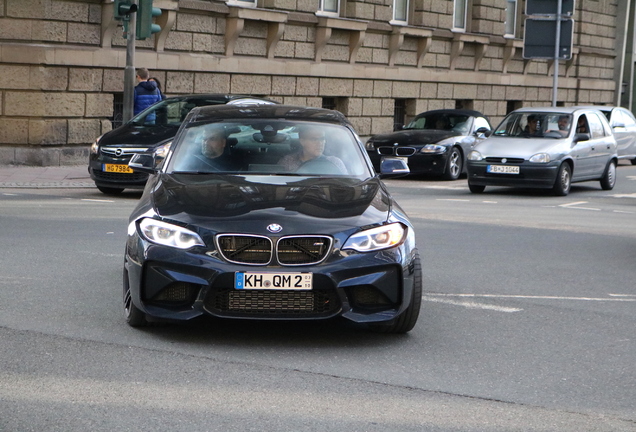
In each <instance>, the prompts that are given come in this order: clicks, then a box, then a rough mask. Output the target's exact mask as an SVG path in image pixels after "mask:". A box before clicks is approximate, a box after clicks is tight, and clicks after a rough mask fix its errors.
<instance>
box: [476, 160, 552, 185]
mask: <svg viewBox="0 0 636 432" xmlns="http://www.w3.org/2000/svg"><path fill="white" fill-rule="evenodd" d="M467 165H468V166H467V170H468V182H469V183H470V184H473V185H477V186H513V187H521V188H539V189H550V188H552V187H553V186H554V183H555V182H556V177H557V172H558V169H559V165H557V164H533V163H530V162H523V163H521V164H516V165H518V166H519V174H493V173H489V172H487V171H486V170H487V167H488V165H502V164H493V163H489V162H485V161H483V162H482V161H468V164H467Z"/></svg>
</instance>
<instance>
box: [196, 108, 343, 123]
mask: <svg viewBox="0 0 636 432" xmlns="http://www.w3.org/2000/svg"><path fill="white" fill-rule="evenodd" d="M240 118H254V119H260V118H263V119H265V118H268V119H271V118H275V119H281V120H300V121H302V120H304V121H316V122H324V123H335V124H346V125H350V123H349V120H347V118H346V117H345V116H344V115H343V114H342V113H341V112H339V111H334V110H328V109H325V108H313V107H303V106H294V105H249V106H246V105H211V106H202V107H198V108H195V109H193V110H192V111H190V114H189V115H188V121H189V122H190V123H199V122H203V123H205V122H212V121H219V120H231V119H240Z"/></svg>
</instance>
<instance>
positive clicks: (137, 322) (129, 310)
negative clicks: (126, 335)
mask: <svg viewBox="0 0 636 432" xmlns="http://www.w3.org/2000/svg"><path fill="white" fill-rule="evenodd" d="M123 282H124V283H123V287H124V318H126V322H127V323H128V325H129V326H131V327H144V326H147V325H148V320H147V319H146V314H145V313H143V312H142V311H141V310H139V308H137V306H135V304H134V303H133V301H132V295H131V293H130V283H129V281H128V272H127V271H126V270H124V281H123Z"/></svg>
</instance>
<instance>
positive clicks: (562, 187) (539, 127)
mask: <svg viewBox="0 0 636 432" xmlns="http://www.w3.org/2000/svg"><path fill="white" fill-rule="evenodd" d="M617 162H618V155H617V145H616V139H615V138H614V136H613V134H612V130H611V128H610V126H609V124H608V123H607V120H606V118H605V116H604V115H603V114H602V113H601V112H600V111H598V110H595V109H589V108H577V107H571V108H565V107H556V108H521V109H518V110H516V111H513V112H512V113H510V114H508V116H506V118H504V120H503V121H502V122H501V124H500V125H499V126H498V127H497V128H496V129H495V131H494V133H493V134H492V135H491V136H490V137H489V138H488V139H486V140H484V141H482V142H481V143H479V144H477V145H476V146H475V148H474V149H473V150H472V151H471V152H470V153H469V154H468V188H469V189H470V191H471V192H472V193H482V192H483V191H484V189H485V188H486V186H513V187H521V188H539V189H550V190H552V192H553V193H554V194H555V195H557V196H565V195H567V194H568V193H569V192H570V187H571V185H572V183H574V182H582V181H590V180H596V181H599V182H600V186H601V188H602V189H604V190H611V189H613V188H614V185H615V184H616V164H617Z"/></svg>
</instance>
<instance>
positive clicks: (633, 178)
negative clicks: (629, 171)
mask: <svg viewBox="0 0 636 432" xmlns="http://www.w3.org/2000/svg"><path fill="white" fill-rule="evenodd" d="M627 179H628V180H636V176H627Z"/></svg>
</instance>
